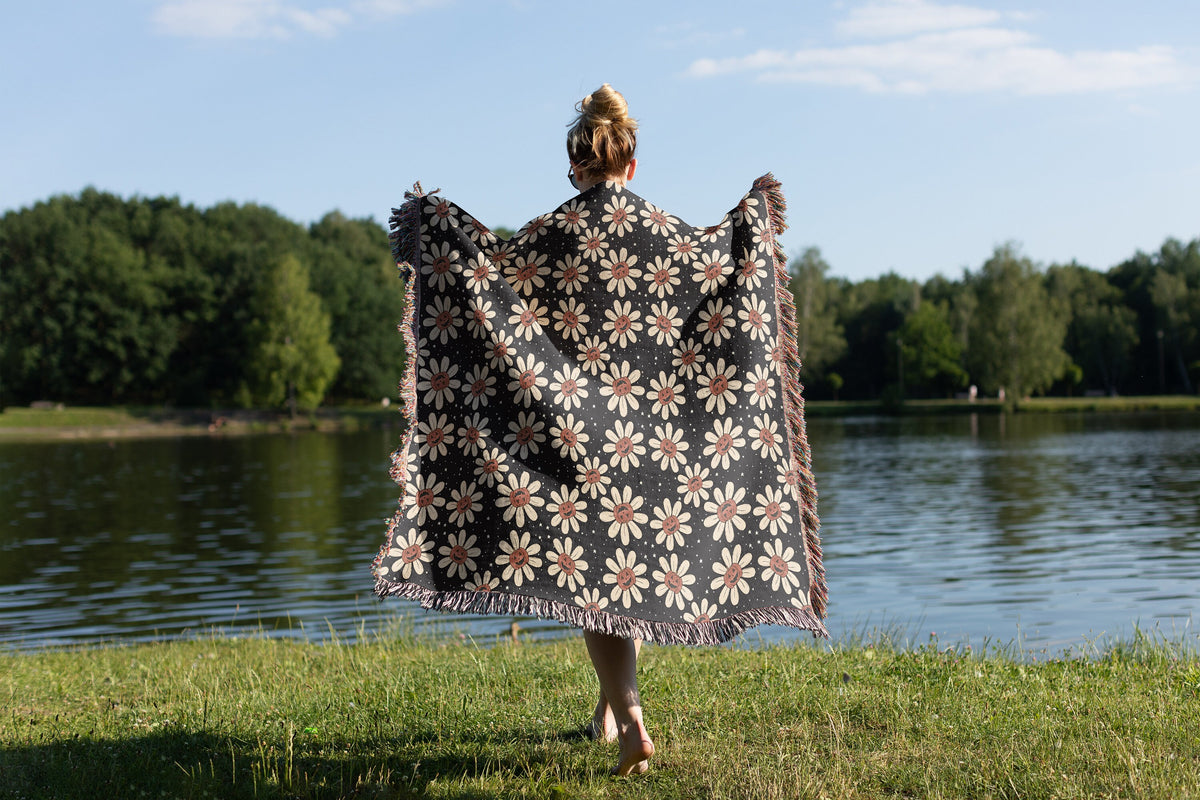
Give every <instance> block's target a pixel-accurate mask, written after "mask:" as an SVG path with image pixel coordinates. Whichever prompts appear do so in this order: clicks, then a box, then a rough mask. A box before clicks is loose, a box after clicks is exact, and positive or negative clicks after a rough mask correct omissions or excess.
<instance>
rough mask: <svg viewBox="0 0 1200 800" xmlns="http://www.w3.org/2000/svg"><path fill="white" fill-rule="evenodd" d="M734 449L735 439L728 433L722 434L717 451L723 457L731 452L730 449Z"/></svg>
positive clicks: (718, 440)
mask: <svg viewBox="0 0 1200 800" xmlns="http://www.w3.org/2000/svg"><path fill="white" fill-rule="evenodd" d="M731 447H733V437H732V436H730V435H729V434H728V433H726V434H722V435H721V438H720V439H717V444H716V449H717V452H718V453H720V454H721V455H725V454H726V453H728V452H729V448H731Z"/></svg>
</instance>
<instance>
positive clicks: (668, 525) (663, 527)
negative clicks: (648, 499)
mask: <svg viewBox="0 0 1200 800" xmlns="http://www.w3.org/2000/svg"><path fill="white" fill-rule="evenodd" d="M691 518H692V512H690V511H684V510H683V501H682V500H670V499H668V500H664V501H663V503H662V505H660V506H655V507H654V519H652V520H651V521H650V530H652V531H654V543H655V544H656V545H662V546H665V547H666V548H667V549H668V550H674V549H675V548H676V547H679V548H682V547H683V541H684V538H685V537H687V536H691V534H692V526H691V525H689V524H688V520H690V519H691Z"/></svg>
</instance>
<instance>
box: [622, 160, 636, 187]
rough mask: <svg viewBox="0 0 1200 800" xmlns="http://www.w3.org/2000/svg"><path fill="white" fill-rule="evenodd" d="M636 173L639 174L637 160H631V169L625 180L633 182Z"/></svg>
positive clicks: (626, 173)
mask: <svg viewBox="0 0 1200 800" xmlns="http://www.w3.org/2000/svg"><path fill="white" fill-rule="evenodd" d="M635 172H637V159H636V158H631V159H629V169H628V170H626V172H625V180H627V181H631V180H633V173H635Z"/></svg>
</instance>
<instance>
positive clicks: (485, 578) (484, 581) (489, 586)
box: [466, 569, 500, 592]
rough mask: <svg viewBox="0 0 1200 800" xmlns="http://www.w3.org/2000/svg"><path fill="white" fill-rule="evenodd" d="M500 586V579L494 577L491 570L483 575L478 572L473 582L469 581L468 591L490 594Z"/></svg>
mask: <svg viewBox="0 0 1200 800" xmlns="http://www.w3.org/2000/svg"><path fill="white" fill-rule="evenodd" d="M499 585H500V579H499V578H493V577H492V571H491V570H490V569H489V570H487V571H485V572H484V573H483V574H482V575H480V574H479V573H478V572H476V573H475V574H474V575H473V576H472V577H471V580H469V581H467V587H466V588H467V591H469V592H490V591H492V590H493V589H495V588H496V587H497V586H499Z"/></svg>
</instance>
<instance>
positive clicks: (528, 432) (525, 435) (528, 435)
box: [517, 425, 533, 444]
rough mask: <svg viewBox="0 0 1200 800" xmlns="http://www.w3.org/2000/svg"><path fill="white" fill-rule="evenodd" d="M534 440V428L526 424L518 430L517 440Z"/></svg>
mask: <svg viewBox="0 0 1200 800" xmlns="http://www.w3.org/2000/svg"><path fill="white" fill-rule="evenodd" d="M532 440H533V428H531V427H530V426H528V425H526V426H525V427H524V428H521V430H519V431H517V442H518V443H520V444H529V442H530V441H532Z"/></svg>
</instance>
